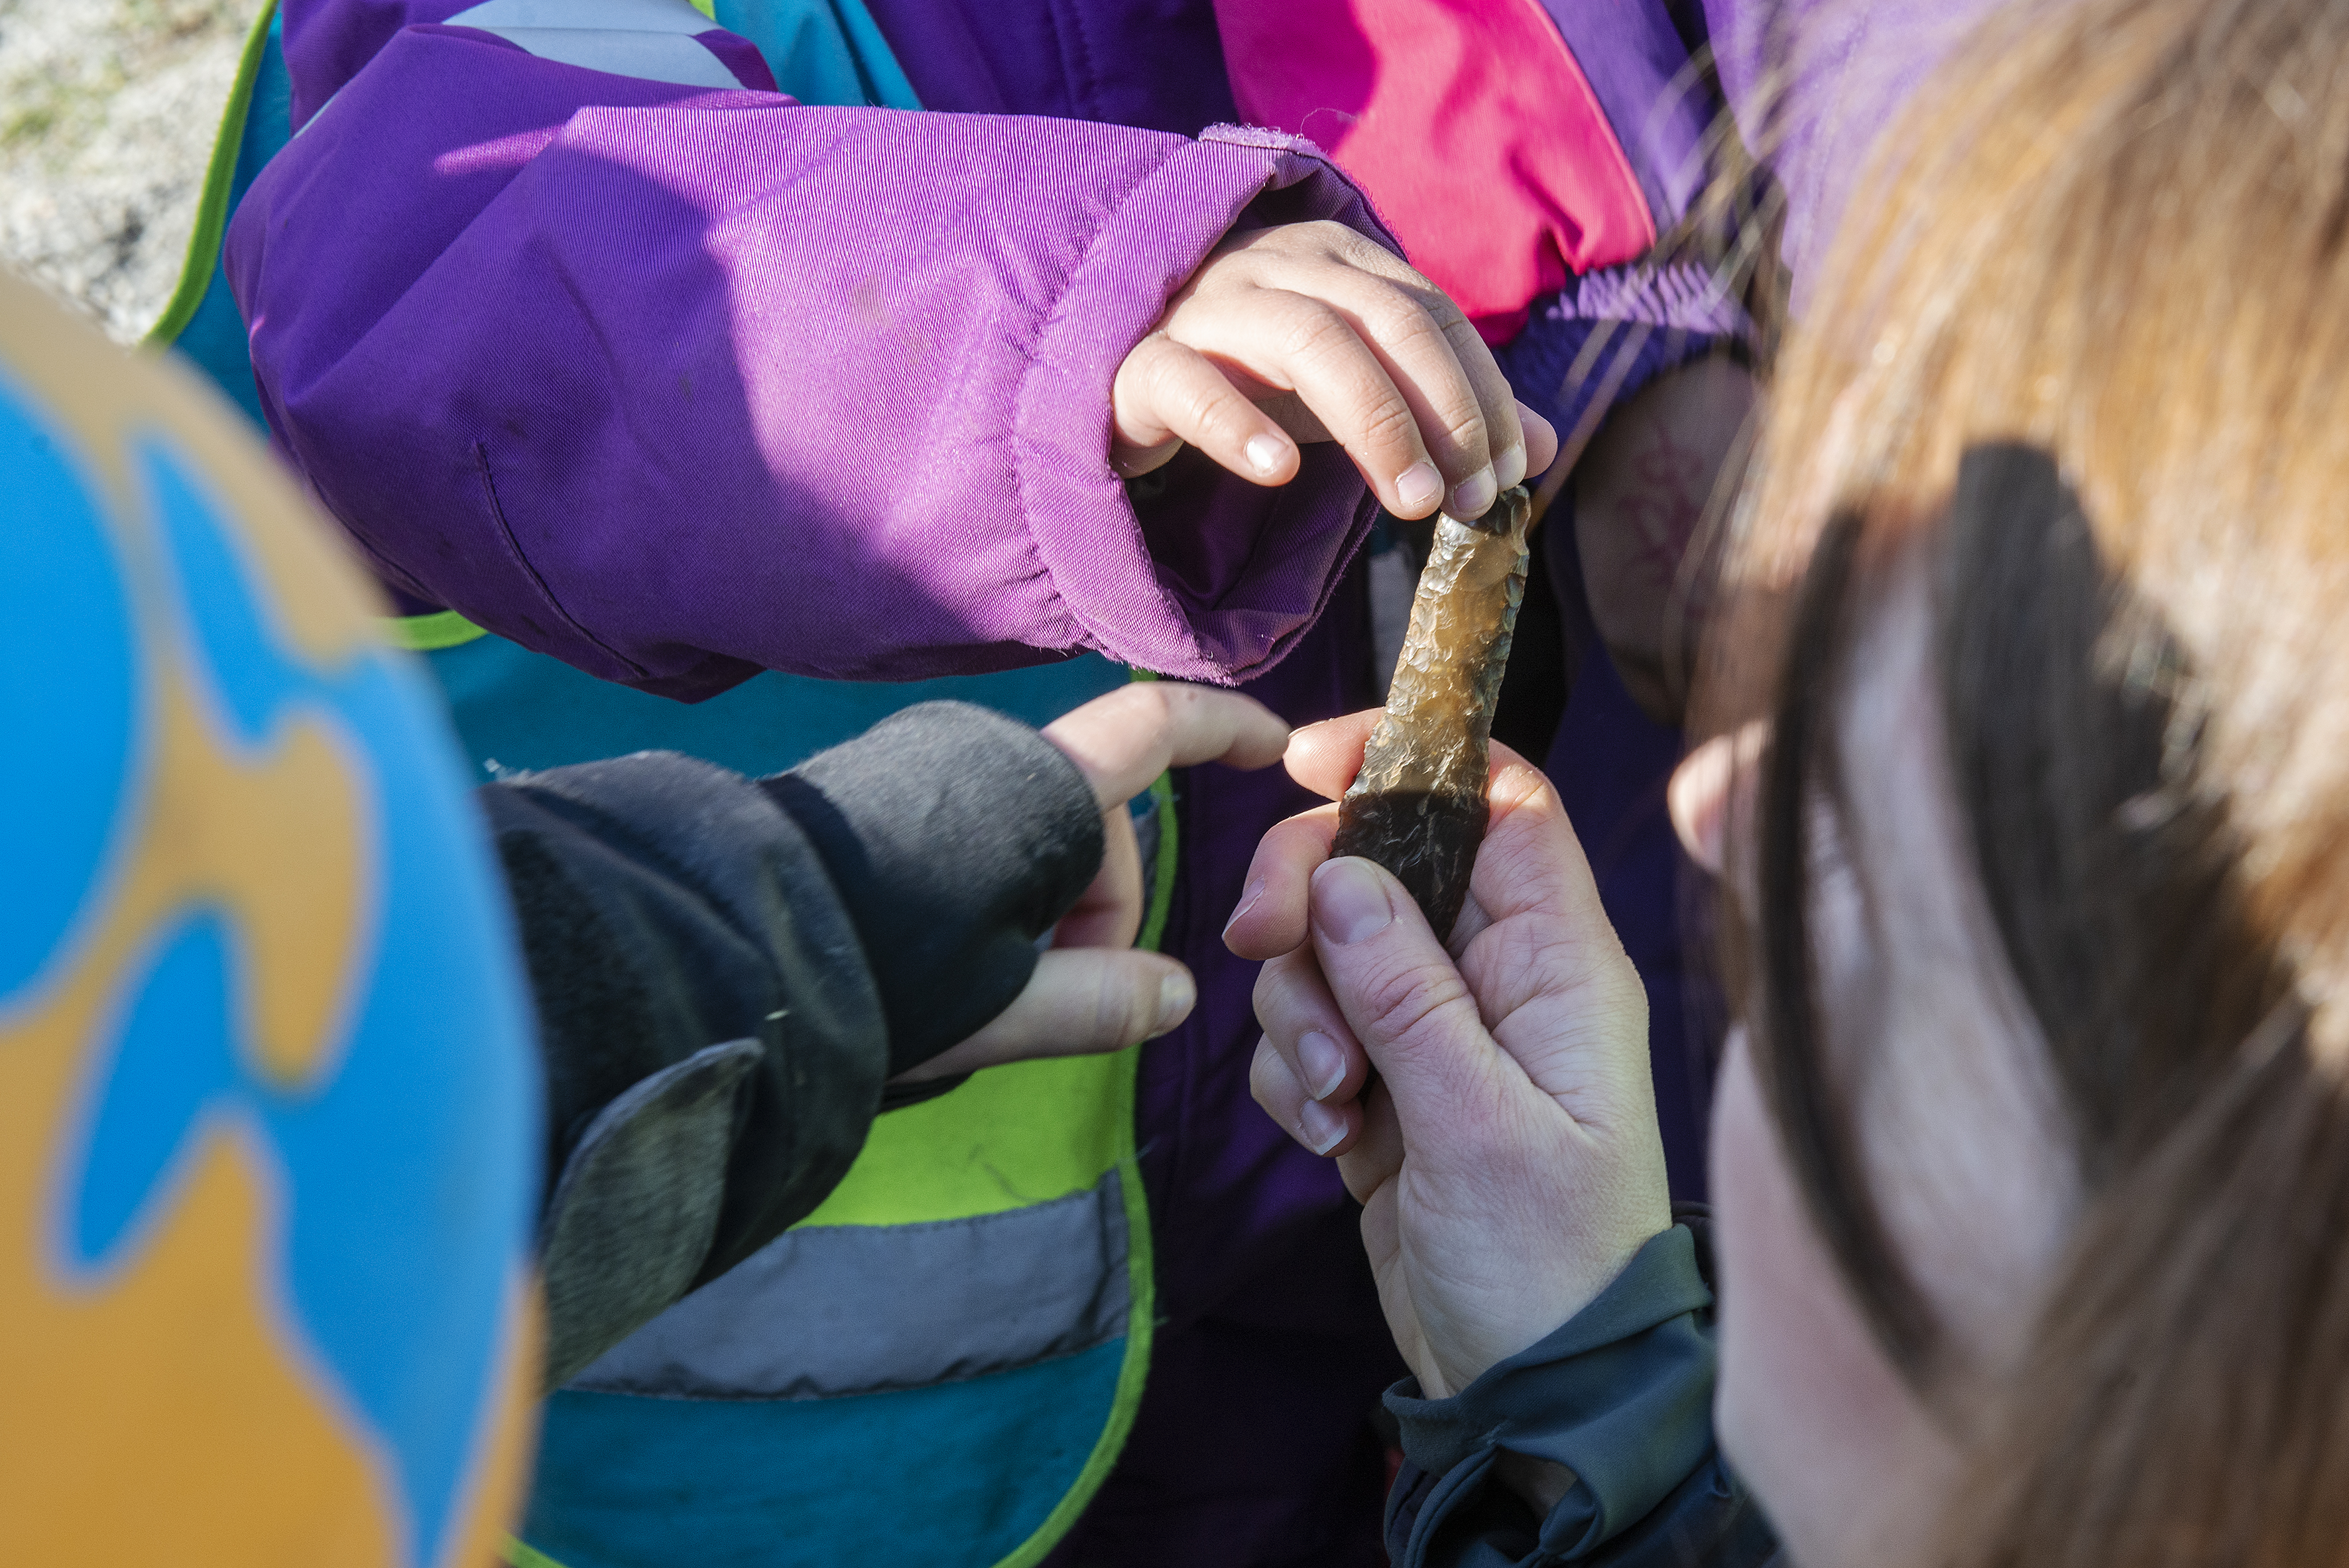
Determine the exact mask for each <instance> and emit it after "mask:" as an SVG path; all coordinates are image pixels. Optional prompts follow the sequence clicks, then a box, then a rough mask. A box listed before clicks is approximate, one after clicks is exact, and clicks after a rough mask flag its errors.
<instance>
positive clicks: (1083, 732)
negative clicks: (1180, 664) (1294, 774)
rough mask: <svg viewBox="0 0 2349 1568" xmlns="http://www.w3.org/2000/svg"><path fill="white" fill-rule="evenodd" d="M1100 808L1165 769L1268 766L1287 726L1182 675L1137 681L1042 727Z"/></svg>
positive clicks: (1249, 700)
mask: <svg viewBox="0 0 2349 1568" xmlns="http://www.w3.org/2000/svg"><path fill="white" fill-rule="evenodd" d="M1044 738H1045V739H1047V740H1049V741H1050V742H1051V743H1052V744H1053V745H1054V746H1057V747H1059V748H1061V750H1062V751H1063V752H1066V753H1067V754H1068V757H1069V759H1070V760H1071V761H1072V762H1074V763H1075V764H1076V765H1077V767H1078V768H1079V769H1081V770H1082V771H1083V773H1084V775H1085V777H1086V778H1087V779H1090V780H1091V781H1092V787H1093V795H1094V797H1095V799H1099V800H1100V801H1101V803H1102V807H1103V808H1104V809H1106V808H1108V807H1111V806H1115V805H1119V804H1122V803H1123V802H1124V801H1127V800H1130V799H1133V797H1134V796H1136V795H1138V794H1140V793H1141V792H1142V791H1143V790H1144V789H1149V788H1150V784H1151V781H1152V780H1153V779H1156V778H1157V777H1158V776H1159V775H1160V774H1161V773H1164V772H1165V771H1166V769H1169V768H1188V767H1190V766H1192V765H1193V764H1195V763H1200V762H1223V763H1226V764H1228V765H1230V766H1231V767H1234V768H1251V769H1252V768H1267V767H1270V766H1271V765H1272V764H1273V763H1275V762H1277V761H1278V760H1279V759H1280V755H1281V752H1282V751H1283V749H1284V748H1286V747H1287V746H1288V725H1287V724H1286V723H1284V722H1282V720H1281V718H1280V717H1279V716H1278V715H1277V714H1275V713H1274V712H1273V711H1272V710H1271V709H1270V708H1268V707H1265V706H1264V704H1262V703H1260V702H1258V701H1257V700H1256V699H1255V698H1254V697H1246V696H1240V694H1239V693H1237V692H1231V691H1217V690H1216V689H1215V688H1214V687H1212V686H1191V685H1188V684H1186V683H1185V682H1182V681H1136V682H1134V683H1133V685H1132V686H1125V687H1123V688H1121V689H1119V690H1117V691H1113V692H1111V693H1109V694H1107V695H1106V696H1097V697H1095V698H1093V700H1092V701H1091V702H1089V703H1087V704H1085V705H1084V706H1083V707H1080V708H1076V709H1073V710H1071V712H1068V713H1065V714H1062V715H1061V717H1058V718H1056V719H1054V720H1053V721H1052V722H1051V723H1050V724H1048V725H1046V726H1045V727H1044Z"/></svg>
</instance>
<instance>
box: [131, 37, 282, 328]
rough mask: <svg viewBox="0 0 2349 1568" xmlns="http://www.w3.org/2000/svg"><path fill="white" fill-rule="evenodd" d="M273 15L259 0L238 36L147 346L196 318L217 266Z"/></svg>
mask: <svg viewBox="0 0 2349 1568" xmlns="http://www.w3.org/2000/svg"><path fill="white" fill-rule="evenodd" d="M276 15H277V0H262V6H261V15H258V16H255V17H254V19H253V30H252V31H251V32H249V33H247V34H245V36H244V53H243V56H242V57H239V58H238V60H237V62H236V80H235V82H234V83H233V85H232V86H231V87H230V88H229V89H228V104H227V106H226V107H225V108H222V110H221V120H220V135H219V137H218V138H217V139H215V140H214V141H213V142H212V161H211V162H210V163H209V164H206V165H205V166H204V188H203V191H202V194H201V195H199V196H198V197H197V198H196V227H195V232H193V233H191V234H190V235H189V236H188V255H187V259H186V260H185V261H184V262H182V263H181V264H180V284H179V286H178V287H177V288H175V289H173V290H172V291H171V303H170V304H166V305H164V307H163V314H162V315H161V316H160V318H159V319H158V320H157V321H156V323H155V325H154V327H153V328H152V330H150V332H149V333H148V334H147V336H146V340H145V341H146V343H147V345H148V346H150V347H152V348H168V347H170V346H171V345H172V344H174V343H176V342H178V341H179V338H180V334H181V333H183V332H185V331H187V329H188V323H190V322H191V321H193V320H194V319H195V318H196V307H197V306H199V305H201V304H203V303H204V294H205V293H206V291H208V290H209V289H211V287H212V273H213V272H214V271H215V270H216V269H218V267H219V266H220V248H221V235H222V233H223V232H226V230H227V228H228V194H229V186H230V185H231V184H232V183H233V182H234V181H235V179H236V155H237V152H238V150H240V149H241V148H243V145H244V120H245V116H246V115H248V114H250V113H251V112H252V110H253V84H254V81H256V80H257V79H258V78H259V77H260V76H261V57H262V56H263V55H264V54H266V53H267V52H268V49H269V24H270V23H271V21H273V20H274V18H275V17H276Z"/></svg>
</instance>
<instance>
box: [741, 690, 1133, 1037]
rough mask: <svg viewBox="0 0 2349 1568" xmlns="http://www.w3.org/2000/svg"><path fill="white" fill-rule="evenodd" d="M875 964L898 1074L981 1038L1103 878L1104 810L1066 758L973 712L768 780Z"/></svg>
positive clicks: (938, 713) (893, 725)
mask: <svg viewBox="0 0 2349 1568" xmlns="http://www.w3.org/2000/svg"><path fill="white" fill-rule="evenodd" d="M765 788H766V790H767V792H768V794H769V795H770V796H771V798H772V799H774V800H775V802H776V803H777V804H778V805H780V806H781V807H782V808H783V810H786V811H788V812H790V813H791V815H792V820H794V821H795V822H797V823H798V824H799V828H800V830H801V831H802V833H805V834H806V835H807V838H808V841H809V842H810V843H812V844H813V845H814V846H815V851H816V853H817V854H818V855H820V856H822V857H823V863H824V867H825V869H826V870H828V871H829V872H831V873H832V881H833V886H835V887H837V888H839V889H840V893H841V898H842V900H843V903H845V905H846V907H847V909H848V912H849V918H850V919H851V920H853V921H854V923H855V924H856V930H857V933H858V934H859V935H861V936H862V937H863V938H864V949H865V952H866V953H867V954H870V955H871V961H872V965H873V979H874V986H875V988H876V989H877V990H878V991H879V992H880V994H881V1012H882V1016H883V1017H884V1018H885V1019H886V1020H887V1022H888V1027H889V1070H890V1072H891V1073H893V1074H895V1073H901V1072H904V1071H905V1069H906V1068H912V1067H918V1066H920V1065H921V1064H922V1063H924V1062H926V1061H928V1060H929V1059H930V1058H931V1057H935V1056H936V1055H937V1054H938V1053H939V1052H940V1051H943V1050H945V1049H946V1048H947V1047H948V1046H951V1045H953V1044H954V1043H955V1042H957V1040H962V1039H966V1038H968V1037H970V1036H971V1035H973V1034H976V1033H977V1032H978V1029H979V1027H980V1026H982V1025H984V1024H986V1023H987V1022H988V1020H989V1019H990V1018H993V1017H994V1016H996V1015H997V1014H998V1013H1000V1012H1001V1011H1003V1009H1004V1008H1005V1007H1006V1006H1009V1005H1010V1002H1011V999H1012V998H1013V997H1014V996H1017V995H1019V991H1020V988H1021V987H1022V986H1024V985H1027V984H1028V976H1029V975H1030V974H1032V973H1033V972H1034V970H1035V968H1036V957H1037V952H1036V944H1037V943H1038V941H1039V940H1040V939H1041V938H1042V936H1043V934H1045V933H1046V932H1048V931H1050V930H1051V929H1052V927H1053V925H1054V924H1055V923H1058V922H1059V920H1060V918H1061V916H1062V915H1064V914H1066V913H1068V912H1069V909H1070V906H1071V905H1072V904H1074V903H1076V902H1077V898H1078V895H1079V894H1081V893H1082V892H1084V891H1085V887H1086V885H1087V884H1088V883H1090V882H1092V879H1093V874H1094V872H1098V871H1099V870H1100V869H1101V862H1102V820H1101V808H1100V806H1099V805H1098V804H1096V803H1095V801H1094V799H1093V791H1092V785H1091V784H1089V783H1087V782H1086V780H1085V776H1084V774H1083V773H1081V772H1080V771H1079V770H1078V769H1077V765H1076V764H1075V763H1073V762H1071V761H1070V760H1069V758H1067V756H1066V755H1064V754H1063V753H1062V752H1061V750H1060V748H1057V747H1055V746H1053V745H1052V744H1051V742H1050V741H1048V740H1046V739H1045V738H1043V737H1041V736H1040V735H1038V734H1037V733H1036V732H1035V731H1034V730H1032V729H1030V728H1029V727H1027V726H1026V725H1024V724H1021V723H1019V721H1018V720H1016V719H1011V718H1006V717H1004V716H1003V715H1001V714H999V713H994V712H991V711H989V710H988V709H987V708H983V707H972V706H971V705H970V704H968V703H960V702H929V703H923V704H921V705H920V706H919V707H909V708H906V709H905V710H904V711H903V712H901V713H897V714H895V715H892V716H891V717H888V718H886V719H884V720H883V721H882V722H881V723H879V724H877V725H874V727H872V728H871V729H869V730H867V731H866V732H865V733H864V734H863V735H861V736H859V737H858V738H855V739H854V740H852V741H849V742H848V743H847V744H845V745H843V746H836V747H834V748H833V749H831V750H830V751H827V752H824V753H823V755H822V756H819V757H816V758H811V759H810V760H809V761H808V762H806V763H805V764H803V765H802V766H801V767H799V768H795V769H792V771H791V772H789V773H784V774H779V775H777V776H776V777H775V778H772V779H767V780H766V781H765Z"/></svg>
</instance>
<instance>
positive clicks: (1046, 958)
mask: <svg viewBox="0 0 2349 1568" xmlns="http://www.w3.org/2000/svg"><path fill="white" fill-rule="evenodd" d="M1044 738H1045V739H1047V740H1049V741H1050V742H1051V743H1052V744H1053V745H1054V746H1057V747H1059V748H1061V750H1062V751H1063V752H1065V753H1067V754H1068V757H1069V758H1070V760H1071V761H1072V762H1074V763H1075V764H1076V765H1077V767H1078V769H1080V770H1081V772H1082V773H1083V774H1084V776H1085V777H1086V779H1089V780H1091V782H1092V787H1093V798H1094V799H1097V800H1099V801H1100V802H1101V805H1102V869H1101V874H1100V875H1098V876H1096V877H1095V878H1094V879H1093V882H1092V886H1091V887H1089V888H1087V889H1086V890H1085V892H1084V896H1083V897H1081V898H1080V899H1079V900H1078V901H1077V905H1076V907H1075V908H1074V909H1071V911H1070V912H1069V913H1067V914H1066V915H1063V916H1062V917H1061V923H1060V925H1059V926H1058V927H1057V928H1056V929H1055V931H1054V934H1053V940H1052V949H1051V951H1050V952H1049V953H1047V954H1044V955H1043V957H1042V958H1041V959H1040V960H1039V961H1038V963H1037V965H1036V973H1035V974H1034V975H1031V976H1030V977H1029V981H1028V985H1027V988H1026V989H1025V990H1023V991H1021V992H1020V993H1019V995H1018V996H1017V997H1016V998H1014V999H1013V1001H1012V1003H1011V1006H1009V1007H1007V1008H1006V1009H1004V1011H1003V1012H1002V1013H1000V1014H999V1015H998V1016H996V1018H995V1019H994V1021H993V1022H991V1023H989V1024H988V1026H986V1027H985V1028H983V1029H981V1030H980V1031H979V1032H978V1034H976V1035H973V1036H972V1037H970V1038H968V1039H967V1040H964V1041H963V1042H961V1043H960V1044H959V1045H957V1046H955V1047H953V1048H952V1049H950V1050H947V1051H946V1052H945V1053H943V1054H942V1055H939V1056H936V1057H932V1058H931V1059H930V1060H928V1061H926V1062H925V1063H923V1064H922V1065H921V1066H920V1067H917V1068H913V1069H912V1070H910V1071H908V1072H906V1073H904V1074H902V1075H900V1081H902V1082H905V1083H917V1082H920V1081H921V1080H923V1079H925V1078H950V1077H953V1076H955V1075H957V1074H958V1073H967V1072H971V1071H974V1070H976V1069H978V1068H984V1067H992V1066H994V1065H996V1064H997V1063H999V1062H1013V1061H1025V1060H1029V1059H1030V1058H1032V1057H1061V1056H1080V1055H1082V1054H1084V1053H1086V1052H1090V1051H1114V1050H1119V1049H1122V1048H1123V1047H1127V1046H1130V1045H1133V1044H1134V1043H1135V1042H1137V1041H1140V1040H1144V1039H1149V1038H1152V1037H1155V1036H1158V1035H1163V1034H1164V1033H1165V1032H1166V1031H1167V1030H1169V1029H1171V1028H1173V1027H1174V1026H1175V1025H1177V1024H1179V1023H1181V1022H1182V1021H1183V1019H1184V1018H1185V1016H1187V1015H1188V1014H1189V1013H1190V1011H1191V1006H1192V1004H1193V1003H1194V1002H1195V1000H1196V999H1197V989H1196V987H1195V985H1194V983H1193V982H1192V979H1191V972H1190V971H1189V970H1187V969H1185V968H1184V967H1183V965H1181V964H1180V963H1178V962H1176V961H1175V960H1174V959H1172V958H1168V957H1165V956H1164V955H1162V954H1156V953H1137V952H1135V951H1133V938H1134V936H1135V934H1137V933H1138V932H1139V931H1140V930H1141V929H1142V913H1143V911H1142V857H1141V854H1140V853H1139V851H1138V850H1137V848H1136V845H1135V842H1134V837H1133V816H1132V815H1131V813H1129V812H1128V811H1127V810H1126V802H1127V801H1129V800H1131V799H1133V797H1134V796H1136V795H1139V794H1141V793H1142V792H1143V790H1144V789H1149V788H1150V786H1151V783H1152V782H1153V781H1154V779H1157V777H1158V776H1159V775H1160V774H1161V773H1163V772H1164V771H1165V770H1166V769H1169V768H1187V767H1189V766H1191V765H1192V764H1194V763H1198V762H1222V763H1225V764H1227V765H1228V766H1230V767H1234V768H1268V767H1270V766H1271V765H1272V764H1273V763H1275V762H1278V760H1280V755H1281V751H1282V748H1285V747H1286V746H1287V745H1288V725H1286V724H1284V723H1282V722H1281V721H1280V719H1279V717H1278V716H1277V715H1275V714H1274V713H1273V711H1272V710H1271V709H1270V708H1268V707H1265V706H1264V705H1263V704H1262V703H1260V702H1257V700H1255V699H1254V698H1253V697H1245V696H1240V695H1239V694H1238V693H1237V692H1228V691H1216V690H1215V689H1213V688H1212V687H1208V686H1186V685H1184V684H1183V683H1181V682H1179V681H1144V682H1137V683H1135V684H1134V685H1133V686H1125V687H1123V688H1121V689H1120V690H1117V691H1113V692H1111V693H1110V694H1109V695H1107V696H1098V697H1095V698H1094V699H1093V700H1092V701H1091V702H1089V703H1087V704H1085V705H1084V706H1083V707H1080V708H1076V709H1074V710H1072V711H1071V712H1069V713H1067V714H1064V715H1062V716H1061V717H1059V718H1058V719H1055V720H1054V721H1053V722H1052V723H1050V724H1048V725H1046V726H1045V727H1044Z"/></svg>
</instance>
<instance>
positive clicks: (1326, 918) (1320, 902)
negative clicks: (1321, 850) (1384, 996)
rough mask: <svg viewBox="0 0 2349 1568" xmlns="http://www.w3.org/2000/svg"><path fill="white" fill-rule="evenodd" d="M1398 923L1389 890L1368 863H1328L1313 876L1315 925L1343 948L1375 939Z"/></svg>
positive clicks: (1356, 861) (1350, 858) (1344, 861)
mask: <svg viewBox="0 0 2349 1568" xmlns="http://www.w3.org/2000/svg"><path fill="white" fill-rule="evenodd" d="M1393 919H1394V911H1393V910H1392V908H1390V907H1389V906H1388V904H1387V890H1386V888H1385V887H1384V886H1383V885H1382V884H1381V882H1379V876H1378V873H1377V872H1374V871H1372V870H1371V867H1370V862H1369V861H1358V860H1355V859H1353V858H1352V857H1351V856H1348V857H1346V858H1344V859H1341V860H1335V861H1324V862H1323V863H1322V866H1321V868H1320V870H1319V871H1317V872H1314V873H1313V923H1314V924H1315V925H1317V926H1319V928H1320V929H1321V931H1322V932H1323V933H1324V934H1327V935H1328V936H1329V938H1330V941H1332V942H1334V943H1336V944H1339V945H1340V946H1341V947H1345V946H1350V945H1352V944H1354V943H1357V942H1360V941H1361V940H1362V939H1363V938H1364V937H1367V936H1375V935H1377V934H1379V933H1380V932H1381V931H1384V930H1385V929H1386V928H1387V924H1388V923H1389V922H1391V921H1392V920H1393Z"/></svg>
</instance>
